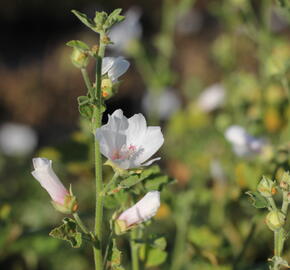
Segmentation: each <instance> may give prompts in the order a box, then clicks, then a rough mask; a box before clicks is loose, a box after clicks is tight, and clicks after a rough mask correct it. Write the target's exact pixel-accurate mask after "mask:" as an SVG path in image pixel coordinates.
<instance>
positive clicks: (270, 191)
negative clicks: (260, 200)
mask: <svg viewBox="0 0 290 270" xmlns="http://www.w3.org/2000/svg"><path fill="white" fill-rule="evenodd" d="M257 190H258V191H259V192H260V194H261V195H262V196H263V197H272V196H273V195H275V194H276V192H277V190H276V183H275V181H272V180H271V179H269V178H268V177H265V176H263V178H262V180H261V181H260V183H259V184H258V187H257Z"/></svg>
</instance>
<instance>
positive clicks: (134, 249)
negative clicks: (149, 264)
mask: <svg viewBox="0 0 290 270" xmlns="http://www.w3.org/2000/svg"><path fill="white" fill-rule="evenodd" d="M137 238H138V228H136V229H133V230H132V231H131V233H130V247H131V260H132V270H139V259H138V250H139V247H138V244H137V243H136V240H137Z"/></svg>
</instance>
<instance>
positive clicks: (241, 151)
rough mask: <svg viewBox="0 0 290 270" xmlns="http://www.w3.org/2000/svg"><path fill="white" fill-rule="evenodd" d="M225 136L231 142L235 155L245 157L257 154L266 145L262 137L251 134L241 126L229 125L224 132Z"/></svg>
mask: <svg viewBox="0 0 290 270" xmlns="http://www.w3.org/2000/svg"><path fill="white" fill-rule="evenodd" d="M225 138H226V139H227V140H228V141H229V142H230V143H231V144H232V147H233V151H234V152H235V154H236V155H238V156H241V157H245V156H251V155H253V154H258V153H260V152H261V151H262V149H263V147H264V146H265V145H266V142H265V140H264V139H261V138H256V137H254V136H251V135H250V134H249V133H248V132H247V131H246V130H245V129H244V128H243V127H241V126H237V125H234V126H230V127H229V128H228V129H227V130H226V132H225Z"/></svg>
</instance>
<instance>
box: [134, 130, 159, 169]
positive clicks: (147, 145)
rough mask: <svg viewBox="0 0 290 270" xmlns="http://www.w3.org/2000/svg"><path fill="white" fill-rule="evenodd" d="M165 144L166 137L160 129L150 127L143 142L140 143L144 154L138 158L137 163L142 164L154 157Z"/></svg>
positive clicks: (141, 153)
mask: <svg viewBox="0 0 290 270" xmlns="http://www.w3.org/2000/svg"><path fill="white" fill-rule="evenodd" d="M163 142H164V137H163V134H162V132H161V129H160V127H148V128H147V131H146V133H145V135H144V136H143V140H142V142H141V143H140V144H141V145H140V147H141V148H142V149H143V151H142V152H140V154H139V155H138V156H137V157H136V159H135V163H136V164H139V165H140V164H142V163H143V162H145V161H146V160H147V159H149V158H150V157H151V156H152V155H154V154H155V153H156V152H157V151H158V149H159V148H160V147H161V145H162V144H163Z"/></svg>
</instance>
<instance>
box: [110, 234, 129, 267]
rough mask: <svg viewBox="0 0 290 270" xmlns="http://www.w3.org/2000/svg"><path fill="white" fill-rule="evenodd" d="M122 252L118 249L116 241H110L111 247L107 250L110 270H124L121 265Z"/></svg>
mask: <svg viewBox="0 0 290 270" xmlns="http://www.w3.org/2000/svg"><path fill="white" fill-rule="evenodd" d="M121 256H122V252H121V251H120V250H119V249H118V247H117V243H116V239H113V240H112V245H111V247H110V250H109V255H108V262H109V264H110V266H111V268H110V269H112V270H125V268H124V267H123V266H122V265H121Z"/></svg>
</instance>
